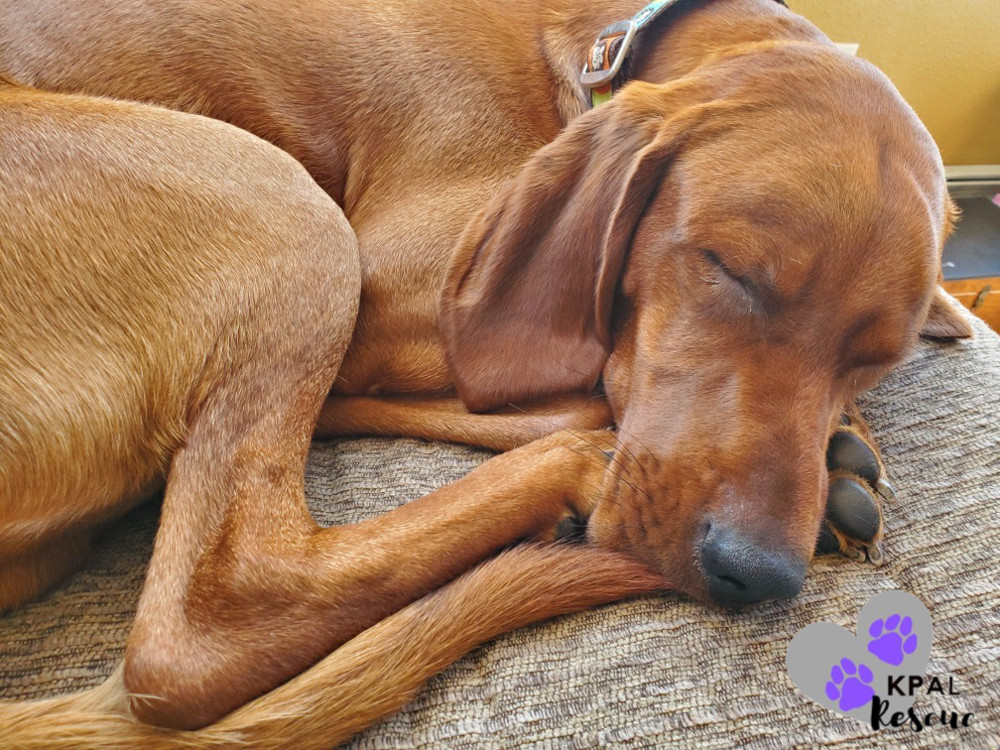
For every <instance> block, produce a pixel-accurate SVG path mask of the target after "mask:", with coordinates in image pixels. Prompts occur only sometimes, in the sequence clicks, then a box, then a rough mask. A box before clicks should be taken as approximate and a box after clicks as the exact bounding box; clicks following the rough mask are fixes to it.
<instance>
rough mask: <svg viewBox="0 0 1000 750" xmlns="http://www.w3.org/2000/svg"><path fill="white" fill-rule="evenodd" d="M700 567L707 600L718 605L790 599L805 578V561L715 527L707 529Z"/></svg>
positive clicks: (723, 528) (712, 525) (734, 532)
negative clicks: (702, 571) (706, 586)
mask: <svg viewBox="0 0 1000 750" xmlns="http://www.w3.org/2000/svg"><path fill="white" fill-rule="evenodd" d="M701 567H702V570H704V572H705V577H706V578H707V579H708V593H709V596H711V597H712V598H713V599H715V600H716V601H717V602H719V603H720V604H751V603H753V602H759V601H763V600H764V599H790V598H792V597H793V596H795V595H796V594H798V593H799V590H800V589H801V588H802V582H803V581H804V580H805V577H806V564H805V561H803V560H800V559H799V558H797V557H794V556H791V555H787V554H783V553H781V552H777V551H774V550H770V549H768V548H766V547H764V546H762V545H760V544H758V543H756V542H754V541H753V540H751V539H749V538H748V537H746V536H744V535H742V534H740V533H739V532H737V531H735V530H733V529H728V528H725V527H721V526H719V525H717V524H711V525H710V526H709V528H708V532H707V533H706V534H705V539H704V541H703V542H702V545H701Z"/></svg>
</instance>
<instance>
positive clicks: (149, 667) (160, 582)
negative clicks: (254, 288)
mask: <svg viewBox="0 0 1000 750" xmlns="http://www.w3.org/2000/svg"><path fill="white" fill-rule="evenodd" d="M275 318H276V316H273V315H271V316H268V319H270V320H274V319H275ZM254 322H255V323H256V322H257V321H254ZM260 322H261V323H263V321H260ZM296 325H297V330H299V331H300V332H301V331H302V330H303V324H302V321H297V324H296ZM273 334H274V335H273V337H272V335H271V333H270V332H268V333H266V334H265V336H264V338H263V340H262V341H260V344H261V345H262V346H265V347H267V346H272V345H273V346H277V341H278V339H280V331H278V330H274V332H273ZM289 355H290V356H291V358H292V359H294V358H297V357H299V356H305V355H306V352H305V351H302V352H294V351H292V352H289ZM288 358H289V357H287V356H285V357H281V358H280V359H277V360H267V362H264V361H255V362H252V363H249V364H246V365H244V366H242V367H240V368H239V369H238V370H237V371H235V372H233V373H231V376H230V377H229V378H228V379H227V381H226V382H225V383H220V384H219V387H218V388H217V389H214V390H213V392H212V395H211V397H210V398H209V399H208V400H207V401H206V403H205V404H204V405H203V406H202V407H201V408H200V410H199V416H198V418H197V421H196V424H195V426H194V429H193V430H192V434H191V436H190V439H189V440H188V443H187V445H186V446H185V447H184V448H183V449H182V450H181V451H179V452H178V454H177V457H176V459H175V461H174V465H173V467H172V470H171V475H170V479H169V482H168V486H167V491H166V497H165V501H164V510H163V520H162V522H161V528H160V532H159V536H158V538H157V541H156V546H155V549H154V553H153V559H152V562H151V564H150V567H149V573H148V576H147V582H146V587H145V589H144V591H143V594H142V598H141V600H140V603H139V609H138V613H137V617H136V624H135V627H134V629H133V632H132V635H131V637H130V640H129V643H128V647H127V650H126V656H125V682H126V686H127V688H128V690H129V693H130V698H131V708H132V712H133V713H134V714H135V715H136V716H137V717H138V718H140V719H141V720H143V721H147V722H150V723H153V724H158V725H161V726H168V727H176V728H186V729H195V728H198V727H201V726H204V725H207V724H209V723H211V722H212V721H214V720H216V719H218V718H219V717H220V716H222V715H224V714H226V713H227V712H229V711H230V710H233V709H235V708H236V707H238V706H239V705H241V704H242V703H244V702H246V701H247V700H250V699H251V698H253V697H254V696H256V695H259V694H261V693H263V692H265V691H267V690H269V689H271V688H273V687H274V686H276V685H278V684H280V683H282V682H284V681H285V680H287V679H289V678H291V677H293V676H294V675H296V674H298V673H299V672H301V671H303V670H304V669H306V668H307V667H309V666H310V665H311V664H313V663H314V662H315V661H316V660H318V659H319V658H321V657H323V656H324V655H326V654H327V653H329V652H330V651H332V650H334V649H335V648H336V647H338V646H339V645H341V644H342V643H344V642H346V641H347V640H349V639H350V638H352V637H354V636H355V635H356V634H357V633H359V632H361V631H363V630H364V629H366V628H367V627H370V626H371V625H373V624H375V623H376V622H378V621H379V620H381V619H383V618H384V617H386V616H388V615H390V614H391V613H393V612H395V611H397V610H398V609H400V608H401V607H403V606H405V605H406V604H407V603H409V602H411V601H413V600H415V599H417V598H419V597H420V596H423V595H425V594H426V593H428V592H430V591H432V590H434V589H436V588H437V587H439V586H441V585H443V584H445V583H446V582H448V581H449V580H451V579H453V578H454V577H455V576H457V575H459V574H461V573H462V572H464V571H465V570H467V569H468V568H470V567H472V566H473V565H475V564H476V563H477V562H479V561H480V560H482V559H484V558H486V557H488V556H489V555H491V554H493V553H495V552H497V551H498V550H500V549H502V548H504V547H506V546H509V545H510V544H513V543H515V542H517V541H519V540H521V539H526V538H543V537H545V536H547V534H548V532H549V531H550V530H551V529H552V528H553V527H554V526H556V525H557V524H558V523H559V521H560V520H561V519H562V517H563V516H564V514H565V513H566V512H567V510H569V511H575V512H576V513H578V514H579V515H580V516H585V515H587V513H588V511H589V510H590V507H589V504H590V503H592V502H594V501H595V500H596V498H597V497H598V495H599V492H600V486H601V482H602V481H603V479H604V476H605V474H606V468H607V460H608V459H607V457H606V456H605V454H604V453H603V450H602V449H603V448H610V447H611V444H612V441H611V439H610V438H609V437H608V436H609V433H590V434H589V436H582V435H581V436H579V437H575V436H574V435H570V434H568V433H558V434H556V435H552V436H549V437H547V438H544V439H542V440H539V441H536V442H534V443H532V444H530V445H528V446H525V447H523V448H519V449H517V450H514V451H511V452H509V453H505V454H503V455H500V456H497V457H495V458H493V459H492V460H490V461H488V462H487V463H485V464H483V465H482V466H480V467H478V468H477V469H476V470H474V471H473V472H472V473H470V474H469V475H468V476H466V477H464V478H462V479H460V480H458V481H457V482H454V483H452V484H450V485H447V486H445V487H443V488H441V489H440V490H438V491H436V492H434V493H431V494H430V495H427V496H425V497H423V498H421V499H419V500H416V501H414V502H412V503H409V504H407V505H403V506H402V507H400V508H398V509H396V510H394V511H392V512H391V513H388V514H386V515H384V516H381V517H379V518H376V519H372V520H371V521H366V522H364V523H360V524H355V525H351V526H341V527H334V528H330V529H325V530H320V529H317V527H316V526H315V524H314V523H313V521H312V520H311V518H310V517H309V514H308V512H307V510H306V506H305V501H304V495H303V461H304V458H305V454H306V451H307V450H308V446H309V436H310V431H311V429H312V426H313V425H312V418H313V417H314V416H315V413H316V412H317V411H318V409H319V406H320V403H321V402H322V398H323V394H322V393H321V392H320V391H319V390H318V389H312V388H309V387H308V383H307V382H305V381H303V380H301V379H299V378H297V377H296V374H295V373H294V372H292V371H289V370H287V369H285V368H284V367H283V366H282V364H281V363H283V362H285V361H287V359H288ZM263 383H267V384H268V388H269V389H270V390H271V392H272V396H271V401H270V403H267V402H266V401H265V399H264V398H263V397H262V396H261V393H260V391H261V388H262V384H263ZM602 440H604V441H605V443H606V444H602V443H601V441H602Z"/></svg>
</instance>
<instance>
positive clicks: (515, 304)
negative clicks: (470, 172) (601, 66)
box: [440, 84, 696, 411]
mask: <svg viewBox="0 0 1000 750" xmlns="http://www.w3.org/2000/svg"><path fill="white" fill-rule="evenodd" d="M671 96H672V92H670V91H669V90H667V89H666V88H665V87H662V86H660V87H657V86H651V85H647V84H632V85H631V86H629V87H628V88H627V89H625V90H624V91H622V92H621V93H620V94H618V96H616V97H615V99H613V100H612V101H611V102H609V103H607V104H605V105H603V106H601V107H599V108H597V109H595V110H592V111H590V112H587V113H585V114H584V115H582V116H580V117H579V118H577V119H576V120H575V121H573V122H572V123H571V124H570V125H569V126H567V127H566V129H565V130H563V132H562V133H561V134H560V135H559V137H558V138H556V140H555V141H553V142H552V143H551V144H549V145H548V146H545V147H544V148H542V149H541V150H539V151H538V152H537V153H536V154H535V155H534V156H533V157H532V158H531V159H530V160H529V161H528V162H527V163H526V164H525V166H524V167H522V169H521V171H520V172H519V174H518V175H517V176H516V177H515V178H514V179H513V180H512V181H511V182H510V183H509V184H508V185H507V186H506V187H504V188H503V189H502V190H501V192H500V194H499V195H498V196H497V197H496V198H495V199H494V200H493V201H492V202H491V203H490V204H489V205H488V206H487V207H486V208H485V209H484V210H483V211H481V212H480V213H479V214H478V215H477V216H476V217H475V218H473V219H472V220H471V221H470V222H469V224H468V225H467V226H466V229H465V231H464V233H463V235H462V237H461V239H460V240H459V242H458V245H457V247H456V249H455V251H454V254H453V256H452V260H451V268H450V270H449V273H448V277H447V281H446V283H445V288H444V290H443V294H442V299H441V311H440V312H441V315H440V321H441V332H442V335H443V337H444V343H445V349H446V352H447V356H448V363H449V366H450V368H451V372H452V377H453V382H454V383H455V384H456V386H457V388H458V392H459V395H460V396H461V397H462V400H463V401H464V402H465V405H466V406H467V407H468V408H469V409H470V410H472V411H485V410H488V409H493V408H496V407H498V406H503V405H506V404H508V403H517V402H525V401H530V400H533V399H536V398H539V397H542V396H546V395H552V394H557V393H566V392H571V391H578V390H589V389H591V388H593V386H594V384H595V382H596V381H597V378H598V376H599V375H600V372H601V369H602V368H603V366H604V363H605V361H606V359H607V357H608V354H609V352H610V347H611V340H610V331H609V328H610V318H611V306H612V301H613V298H614V295H615V292H616V288H617V285H618V280H619V277H620V275H621V273H622V270H623V267H624V264H625V256H626V254H627V251H628V247H629V244H630V241H631V238H632V234H633V232H634V230H635V226H636V224H637V222H638V220H639V218H640V217H641V215H642V213H643V210H644V209H645V207H646V204H647V203H648V201H649V199H650V196H651V195H652V193H653V191H654V189H655V187H656V186H657V185H658V184H659V182H660V180H661V177H662V175H663V173H664V170H665V169H666V164H667V162H668V161H669V160H670V157H671V155H672V154H673V153H674V152H675V151H676V150H677V148H678V147H679V144H680V141H681V138H682V137H683V135H682V134H683V133H685V132H686V130H685V127H684V123H689V122H690V121H691V116H690V114H687V116H685V115H686V113H687V112H688V110H690V109H696V108H693V107H689V108H687V109H685V108H684V107H683V105H681V106H677V96H673V103H674V106H673V107H671V106H670V105H671V101H670V100H671ZM671 111H673V112H675V113H677V114H676V115H675V116H674V117H671V118H669V119H667V118H668V117H669V115H670V113H671Z"/></svg>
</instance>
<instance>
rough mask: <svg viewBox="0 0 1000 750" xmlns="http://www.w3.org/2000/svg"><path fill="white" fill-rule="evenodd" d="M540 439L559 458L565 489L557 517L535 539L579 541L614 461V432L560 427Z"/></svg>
mask: <svg viewBox="0 0 1000 750" xmlns="http://www.w3.org/2000/svg"><path fill="white" fill-rule="evenodd" d="M543 441H544V446H545V449H546V450H551V449H555V450H556V453H555V454H553V455H557V456H558V457H559V464H560V469H561V470H563V471H564V472H565V477H566V487H567V492H566V496H565V508H564V509H563V513H562V515H561V517H560V520H559V521H558V522H557V523H556V524H555V525H554V526H552V527H551V528H550V529H547V530H546V531H545V532H544V533H542V534H540V535H539V536H537V537H536V541H560V542H582V541H584V540H585V539H586V536H587V523H588V521H589V520H590V514H591V513H592V512H593V511H594V508H595V506H596V504H597V500H598V498H599V497H600V494H601V488H602V485H603V483H604V477H605V474H606V473H607V471H608V467H609V466H610V465H611V463H612V462H613V461H614V460H615V459H614V450H615V434H614V433H613V432H610V431H608V430H562V431H560V432H557V433H553V434H552V435H549V436H548V437H546V438H543ZM541 442H542V441H539V443H540V444H541Z"/></svg>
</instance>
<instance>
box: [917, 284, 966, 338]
mask: <svg viewBox="0 0 1000 750" xmlns="http://www.w3.org/2000/svg"><path fill="white" fill-rule="evenodd" d="M920 335H921V336H923V337H924V338H926V339H939V340H945V341H954V340H955V339H967V338H971V337H972V326H970V325H969V324H968V322H967V321H966V320H965V318H963V317H962V316H961V315H959V313H958V312H956V311H955V308H954V307H953V306H952V303H950V302H949V301H948V295H947V293H946V292H945V291H944V289H942V288H941V287H939V286H936V287H934V296H933V297H932V298H931V306H930V307H929V308H928V309H927V320H925V321H924V324H923V326H922V327H921V329H920Z"/></svg>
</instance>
